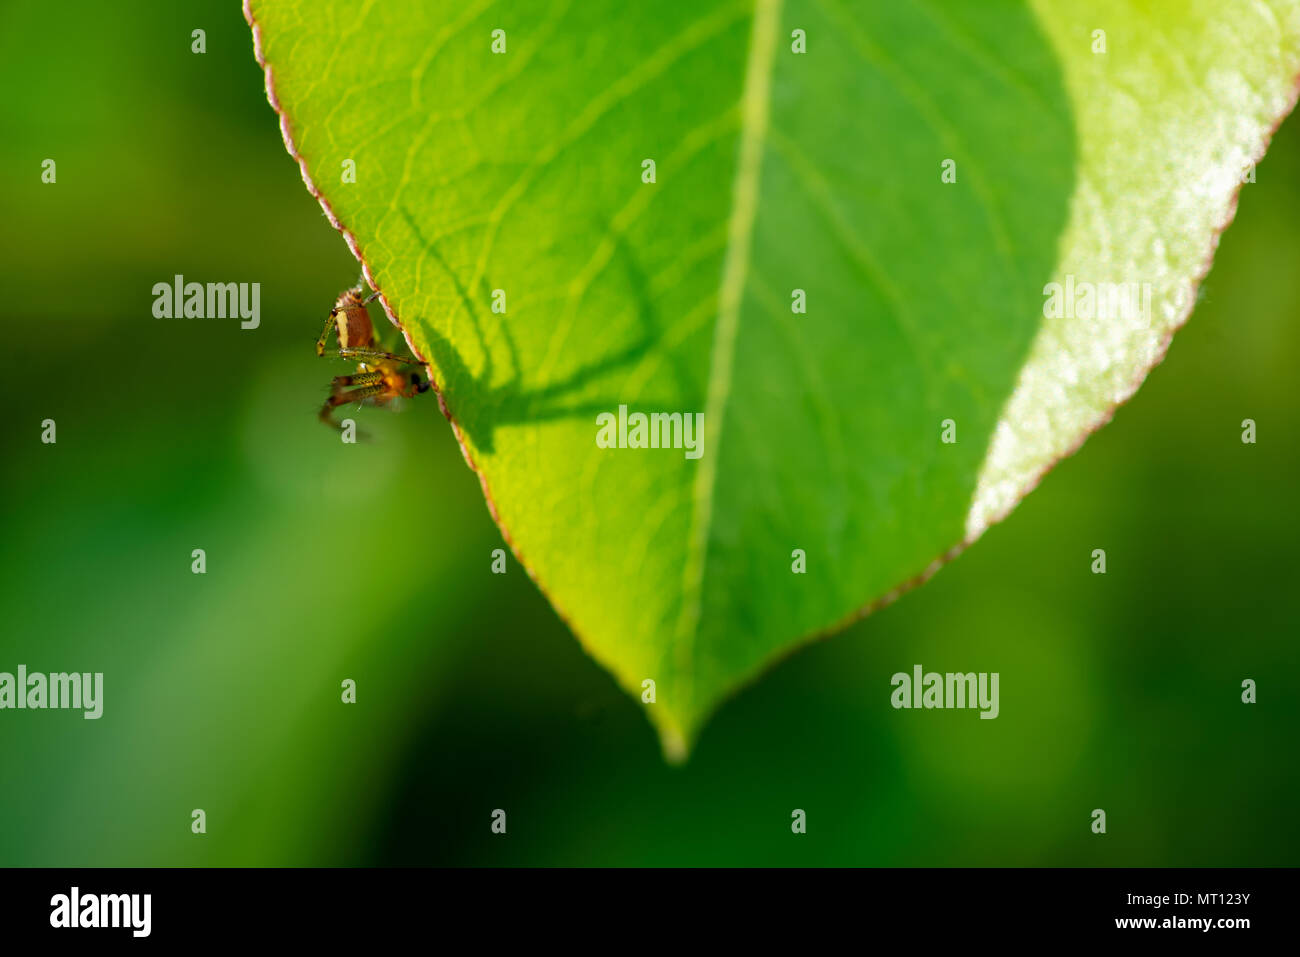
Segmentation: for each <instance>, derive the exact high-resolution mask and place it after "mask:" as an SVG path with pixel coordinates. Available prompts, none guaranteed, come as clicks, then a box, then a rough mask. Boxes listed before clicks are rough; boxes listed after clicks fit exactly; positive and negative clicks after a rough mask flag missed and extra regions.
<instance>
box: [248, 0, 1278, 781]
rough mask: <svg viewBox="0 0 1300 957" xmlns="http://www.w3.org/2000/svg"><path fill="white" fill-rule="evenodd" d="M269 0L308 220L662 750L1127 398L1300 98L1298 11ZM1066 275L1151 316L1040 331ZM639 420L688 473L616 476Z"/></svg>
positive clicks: (653, 455) (257, 2) (256, 25)
mask: <svg viewBox="0 0 1300 957" xmlns="http://www.w3.org/2000/svg"><path fill="white" fill-rule="evenodd" d="M249 6H250V7H251V10H249V11H248V16H249V20H250V23H252V24H253V29H254V35H255V40H256V43H257V51H258V57H259V60H260V61H261V62H262V63H263V65H264V66H265V67H266V71H267V83H268V94H269V96H270V98H271V101H272V104H273V105H274V106H276V108H277V110H279V111H281V114H282V123H283V131H284V134H285V140H286V143H287V145H288V147H289V150H290V152H291V153H292V154H294V155H295V156H296V157H297V158H298V159H299V160H300V162H301V164H302V167H303V174H304V178H305V179H306V180H307V183H308V186H309V188H310V189H311V190H312V191H313V193H315V194H316V195H317V196H318V198H319V199H320V200H321V202H322V204H323V205H324V206H325V208H326V211H327V212H328V213H329V214H330V216H331V219H332V221H333V222H334V223H335V225H336V226H338V227H339V228H340V229H341V230H343V231H344V235H345V236H346V238H347V240H348V242H349V243H350V245H351V246H352V248H353V251H354V252H355V253H356V254H357V255H358V257H359V258H361V259H362V262H363V264H364V265H365V268H366V272H367V276H368V278H369V279H370V281H371V282H372V283H373V284H374V285H375V287H376V288H378V289H379V290H381V292H382V301H383V303H384V307H385V309H386V310H387V312H388V314H389V316H390V317H391V318H392V319H393V321H394V322H396V323H398V324H399V326H400V327H401V328H402V329H403V330H404V332H405V334H406V336H407V339H408V342H409V344H410V345H411V347H412V348H413V349H414V350H416V352H417V353H418V354H419V355H420V356H421V357H423V358H425V359H426V360H427V361H428V362H429V363H430V366H431V369H432V372H433V375H434V378H435V381H436V383H437V385H438V387H439V390H440V392H441V399H442V401H443V403H444V411H445V412H446V413H447V415H448V416H449V418H451V419H452V421H453V424H454V426H455V429H456V433H457V436H458V438H459V439H460V441H461V443H462V445H463V447H464V450H465V453H466V455H467V457H468V458H469V459H470V460H471V462H472V463H473V465H474V467H475V468H476V469H477V471H478V472H479V474H480V476H481V478H482V481H483V486H484V491H485V493H486V495H487V497H488V502H489V505H490V507H491V508H492V511H493V514H494V516H495V517H496V518H497V520H498V523H499V524H500V526H501V528H502V530H503V532H504V533H505V535H506V536H507V538H508V540H509V541H510V543H511V545H512V547H513V548H514V550H515V553H516V555H517V556H518V557H519V559H520V561H521V562H523V563H524V565H525V567H526V568H527V569H528V572H529V573H530V574H531V575H532V576H533V578H534V579H535V580H536V581H537V583H538V585H539V586H540V587H541V588H542V589H543V591H544V592H545V593H546V594H547V595H548V597H549V598H550V600H551V602H552V603H553V605H554V606H555V608H556V609H557V610H558V611H559V612H560V613H561V614H562V615H563V616H564V617H565V619H566V620H567V621H568V622H569V623H570V625H571V626H572V628H573V630H574V632H575V633H576V634H577V635H578V637H579V639H580V640H581V641H582V642H583V644H584V646H585V647H586V648H587V649H588V650H589V651H590V653H591V654H592V655H593V656H594V657H595V658H596V659H597V660H599V661H600V662H601V663H602V664H604V665H605V666H606V667H607V668H609V669H610V671H612V672H613V673H614V675H615V676H616V677H617V678H618V680H619V681H620V683H622V684H623V686H624V687H626V688H627V689H628V690H629V691H630V692H631V693H633V694H635V695H637V696H638V698H640V696H641V693H642V687H643V681H644V680H645V679H652V680H654V682H655V683H656V689H655V690H656V700H655V702H654V703H653V704H646V705H645V707H646V711H647V714H648V715H649V717H650V718H651V720H652V721H653V722H654V723H655V725H656V726H657V727H658V729H659V731H660V733H661V736H662V739H663V743H664V747H665V751H666V753H668V754H669V755H670V756H681V755H683V754H684V753H685V752H686V750H687V748H688V747H689V744H690V743H691V741H692V740H693V739H694V738H695V736H696V735H697V734H698V732H699V730H700V728H701V726H702V723H703V721H704V719H705V718H706V716H707V714H708V713H709V712H710V711H711V710H712V709H713V708H714V707H716V706H717V704H718V703H719V701H720V700H721V699H722V698H723V697H724V696H725V695H726V694H728V693H729V692H730V691H732V690H734V689H735V688H736V687H737V685H738V684H739V683H741V682H743V681H745V680H746V679H749V678H752V677H753V676H754V675H755V674H757V673H758V672H759V671H760V670H761V669H762V668H763V667H764V665H766V664H767V663H769V662H771V661H772V660H773V659H774V658H776V657H777V656H779V655H781V654H782V653H785V652H788V651H789V650H790V649H791V648H792V647H794V646H795V645H797V644H798V643H799V642H800V641H802V640H804V639H806V638H807V637H808V636H810V635H813V634H817V633H821V632H825V631H827V630H828V629H831V628H834V627H837V626H839V625H842V624H844V623H846V622H848V621H850V620H852V619H853V618H855V617H856V616H859V615H861V614H863V613H865V612H866V611H869V610H871V609H872V608H875V607H878V606H879V605H881V604H884V603H885V602H888V601H890V600H892V599H893V598H894V597H895V596H896V595H897V594H899V592H900V591H901V590H903V589H904V588H906V587H908V586H909V585H910V584H912V583H915V582H918V581H921V580H924V578H926V577H928V576H929V575H930V574H932V573H933V572H934V571H935V570H936V569H937V567H938V566H939V565H940V564H941V563H942V561H943V560H944V559H946V558H948V557H951V556H952V555H953V554H955V552H956V551H957V550H959V549H960V548H961V547H964V546H965V545H967V544H969V543H970V542H971V541H973V540H974V539H975V538H976V537H978V535H979V534H980V533H981V532H982V531H983V529H984V528H985V527H986V526H987V525H988V524H989V523H991V522H992V521H995V520H997V519H999V518H1001V517H1003V516H1004V515H1005V514H1006V513H1007V512H1008V511H1010V509H1011V508H1012V507H1013V506H1014V504H1015V502H1016V501H1018V500H1019V498H1020V497H1022V496H1023V495H1024V494H1025V493H1026V491H1027V490H1028V489H1029V488H1031V487H1032V486H1033V484H1034V483H1035V482H1036V481H1037V480H1038V479H1039V478H1040V477H1041V475H1042V473H1043V472H1044V471H1045V470H1046V469H1047V468H1049V467H1050V466H1051V464H1052V463H1053V462H1055V461H1056V460H1058V459H1059V458H1060V457H1061V456H1063V455H1065V454H1067V453H1068V452H1069V451H1070V450H1072V449H1073V448H1075V447H1076V446H1077V445H1078V444H1079V443H1080V442H1081V441H1082V440H1083V438H1084V437H1085V436H1086V435H1087V434H1088V433H1089V432H1090V431H1092V430H1093V429H1095V428H1096V427H1098V426H1099V425H1100V424H1101V423H1103V422H1104V421H1105V420H1106V419H1107V418H1108V417H1109V416H1110V414H1111V413H1112V411H1113V409H1114V407H1115V406H1116V405H1117V404H1118V403H1120V402H1122V401H1123V400H1124V399H1126V398H1127V397H1128V396H1129V395H1130V394H1131V393H1132V392H1133V391H1134V389H1135V388H1136V386H1137V384H1138V383H1139V382H1140V381H1141V379H1142V378H1143V377H1144V375H1145V374H1146V372H1147V371H1148V370H1149V369H1150V368H1151V366H1152V365H1154V364H1155V362H1157V361H1158V360H1159V358H1160V357H1161V356H1162V355H1163V352H1164V349H1165V348H1166V346H1167V344H1168V341H1169V337H1170V335H1171V334H1172V331H1173V330H1174V328H1176V327H1177V325H1179V324H1180V323H1181V322H1182V321H1183V319H1184V318H1185V317H1186V315H1187V313H1188V311H1189V310H1190V307H1191V304H1192V301H1193V299H1194V294H1193V288H1194V283H1195V282H1196V280H1198V279H1199V277H1200V276H1202V275H1203V274H1204V272H1205V270H1206V269H1207V268H1208V264H1209V261H1210V257H1211V255H1212V252H1213V249H1214V247H1215V244H1216V242H1217V237H1218V234H1219V232H1220V230H1221V229H1222V228H1223V227H1224V226H1225V225H1226V224H1227V222H1228V221H1229V220H1230V219H1231V215H1232V211H1233V209H1234V204H1235V196H1236V192H1237V189H1238V187H1239V184H1240V181H1241V179H1242V172H1243V169H1244V167H1245V166H1246V164H1248V163H1249V162H1250V161H1253V160H1255V159H1257V158H1258V157H1259V156H1260V155H1262V152H1263V149H1264V147H1265V145H1266V143H1267V139H1268V137H1269V134H1270V131H1271V130H1272V129H1273V128H1274V126H1275V125H1276V123H1277V122H1278V121H1279V120H1280V118H1281V117H1282V116H1283V115H1285V113H1286V112H1287V111H1288V110H1289V108H1290V107H1291V105H1292V104H1293V102H1294V95H1295V89H1296V85H1295V84H1296V75H1297V73H1300V0H1258V2H1255V3H1252V4H1249V5H1246V6H1244V7H1243V8H1240V9H1239V8H1236V7H1235V6H1234V5H1228V4H1222V3H1218V2H1211V0H1189V2H1172V0H1171V2H1138V0H1102V2H1098V3H1092V4H1087V5H1084V4H1077V3H1071V2H1065V0H1060V2H1051V0H1035V2H1032V3H1023V2H1012V0H999V2H981V3H978V4H975V3H966V2H956V0H951V2H940V0H919V2H912V3H876V2H851V0H816V2H794V0H787V2H785V3H781V2H778V0H751V2H744V3H737V2H717V0H691V2H658V3H654V4H623V3H617V4H616V3H610V2H597V0H583V2H571V3H566V2H562V0H517V2H512V3H510V4H508V5H507V4H502V5H494V4H492V3H489V2H473V3H427V2H419V3H417V2H414V0H411V2H403V3H395V2H394V3H383V4H378V3H372V4H366V5H362V7H361V8H360V9H358V7H357V5H356V4H355V3H352V2H344V0H311V2H307V0H254V2H250V4H249ZM1085 6H1086V7H1087V10H1086V11H1084V10H1083V9H1082V8H1084V7H1085ZM495 31H503V32H501V33H497V32H495ZM796 31H802V34H800V33H797V32H796ZM1095 31H1104V44H1105V46H1104V52H1103V50H1102V47H1101V40H1102V39H1103V38H1102V36H1101V34H1098V33H1096V32H1095ZM801 39H802V41H803V43H804V45H805V46H804V49H805V52H799V51H798V47H799V45H800V40H801ZM494 44H495V45H496V48H497V51H500V52H494ZM502 46H504V49H503V50H502ZM349 160H351V161H352V162H353V163H354V164H355V182H348V181H346V178H345V177H344V175H343V170H344V168H345V166H346V165H347V161H349ZM647 160H653V161H654V167H653V171H654V175H653V181H652V182H647V181H646V180H647V179H650V177H649V175H648V174H647V172H646V169H647V165H646V162H645V161H647ZM946 161H952V163H951V164H946ZM945 169H948V170H951V171H955V182H945V177H944V176H943V173H944V171H945ZM948 178H949V179H951V178H952V177H951V176H950V177H948ZM1067 281H1068V282H1069V283H1070V285H1071V288H1073V289H1075V290H1076V291H1078V290H1082V289H1084V288H1086V285H1087V284H1093V285H1094V286H1096V288H1097V289H1098V290H1104V289H1106V288H1108V287H1106V286H1105V285H1104V284H1108V283H1109V284H1114V285H1113V286H1111V287H1109V288H1112V289H1129V288H1132V289H1134V290H1137V291H1138V292H1139V296H1138V297H1137V298H1136V299H1135V301H1134V302H1135V306H1138V307H1140V304H1141V303H1142V302H1143V299H1142V298H1141V296H1140V293H1141V291H1142V289H1143V288H1144V286H1145V287H1149V290H1150V298H1149V312H1148V313H1146V314H1143V313H1141V312H1140V311H1139V312H1131V311H1130V312H1121V313H1120V314H1119V315H1116V316H1113V317H1110V318H1106V319H1098V318H1096V317H1093V318H1089V317H1088V316H1087V315H1086V307H1084V306H1082V305H1081V302H1082V298H1080V299H1078V300H1076V304H1077V305H1079V309H1077V310H1075V312H1074V317H1073V318H1070V317H1068V316H1067V315H1062V316H1061V318H1051V317H1049V318H1044V317H1045V315H1047V314H1048V311H1049V310H1048V308H1047V297H1046V295H1045V290H1046V287H1047V284H1048V283H1051V282H1059V283H1061V284H1062V285H1063V286H1064V284H1066V283H1067ZM1119 284H1133V285H1132V286H1131V287H1130V286H1121V285H1119ZM498 290H500V291H502V293H504V311H503V312H502V311H494V304H496V305H497V306H498V308H499V306H500V304H501V298H500V296H501V294H502V293H498V292H497V291H498ZM797 290H801V291H802V293H803V296H804V298H805V299H806V311H805V312H799V311H795V309H794V304H795V303H796V301H797V300H798V298H799V295H800V294H799V293H798V292H796V291H797ZM1081 313H1082V314H1081ZM313 331H314V330H313ZM621 406H627V407H628V410H629V412H644V413H653V412H662V413H685V414H688V415H689V414H693V413H700V414H702V416H703V420H702V421H703V429H702V436H703V439H702V444H701V446H700V448H699V451H700V453H701V454H700V455H699V457H698V458H696V457H692V456H689V455H687V454H686V452H687V451H688V450H687V449H685V448H657V449H636V448H614V449H610V448H601V447H598V444H597V427H598V416H599V415H600V414H601V413H615V414H617V413H618V411H619V409H620V407H621ZM945 428H946V429H947V432H948V434H949V437H951V436H952V435H953V434H955V437H956V441H955V442H945V441H943V437H944V432H945ZM440 546H441V547H448V548H454V547H455V543H454V542H442V543H440ZM799 555H803V556H804V561H805V562H806V572H804V573H796V572H795V571H794V570H793V569H794V567H795V565H796V563H797V561H798V556H799ZM466 560H467V561H469V560H473V561H477V560H480V559H478V558H473V557H471V556H466ZM485 567H486V565H485Z"/></svg>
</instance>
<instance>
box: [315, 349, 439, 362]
mask: <svg viewBox="0 0 1300 957" xmlns="http://www.w3.org/2000/svg"><path fill="white" fill-rule="evenodd" d="M323 354H324V353H322V355H323ZM329 354H330V357H331V358H333V357H335V356H337V357H338V358H340V359H356V360H357V361H359V362H376V361H379V360H381V359H386V360H388V361H389V362H398V363H401V364H402V365H406V366H418V365H424V363H422V362H421V361H420V360H419V359H416V358H414V357H412V356H399V355H394V354H393V353H391V352H385V351H383V350H382V349H337V350H335V349H331V350H330V353H329Z"/></svg>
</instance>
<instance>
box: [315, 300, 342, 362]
mask: <svg viewBox="0 0 1300 957" xmlns="http://www.w3.org/2000/svg"><path fill="white" fill-rule="evenodd" d="M337 314H338V310H337V309H331V310H330V314H329V315H328V316H326V317H325V328H324V329H323V330H322V331H321V334H320V338H319V339H317V340H316V355H318V356H323V355H324V354H325V340H327V339H328V338H329V337H330V330H331V329H333V328H334V317H335V316H336V315H337Z"/></svg>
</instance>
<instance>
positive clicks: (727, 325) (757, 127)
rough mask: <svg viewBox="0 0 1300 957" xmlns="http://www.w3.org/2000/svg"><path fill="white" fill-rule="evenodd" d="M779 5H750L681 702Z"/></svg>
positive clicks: (691, 549)
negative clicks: (751, 20)
mask: <svg viewBox="0 0 1300 957" xmlns="http://www.w3.org/2000/svg"><path fill="white" fill-rule="evenodd" d="M781 3H782V0H756V2H755V7H754V25H753V30H752V32H751V37H750V46H749V56H748V59H747V62H746V65H745V81H744V86H743V88H742V89H741V94H740V110H741V130H740V144H739V150H738V156H737V163H736V178H735V183H734V185H733V190H732V204H731V217H730V220H729V222H728V238H727V250H726V255H725V257H724V260H723V268H722V278H721V282H720V286H719V289H718V320H717V325H716V326H715V327H714V332H713V351H712V354H711V356H710V360H709V377H708V390H707V393H706V397H705V404H704V454H703V455H702V456H701V458H700V460H699V469H698V470H697V472H696V475H695V489H694V496H693V502H694V506H693V511H692V515H691V525H690V532H689V534H690V538H689V541H688V542H687V553H686V562H685V564H684V566H683V570H682V582H683V594H682V606H681V612H680V615H679V618H678V622H677V636H676V637H677V641H676V643H675V644H676V648H675V654H676V656H677V665H678V668H677V680H678V682H680V683H681V685H684V687H679V688H678V693H677V695H675V696H674V697H679V698H680V699H681V703H682V704H683V705H685V704H686V703H687V702H688V701H691V700H693V693H692V689H691V682H692V681H693V668H692V664H693V657H694V650H695V648H694V646H695V636H696V635H697V634H698V632H699V623H700V615H701V611H702V604H703V600H704V572H705V564H706V562H707V558H708V540H709V529H710V527H711V524H712V516H713V499H714V491H715V488H716V486H717V469H718V447H719V443H720V440H721V437H722V421H723V415H724V412H725V410H726V405H727V399H728V396H729V394H730V391H731V372H732V361H733V359H734V358H735V344H736V333H737V328H738V326H739V322H740V307H741V302H742V300H743V296H744V289H745V282H746V278H747V275H748V271H749V265H750V255H751V249H752V242H753V235H754V221H755V219H756V217H757V212H758V192H759V185H760V171H761V166H762V157H763V147H764V141H765V139H766V136H767V124H768V118H769V111H770V106H771V96H770V88H771V77H772V64H773V61H774V59H775V51H776V38H777V27H778V21H779V19H780V10H781Z"/></svg>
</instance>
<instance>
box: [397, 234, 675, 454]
mask: <svg viewBox="0 0 1300 957" xmlns="http://www.w3.org/2000/svg"><path fill="white" fill-rule="evenodd" d="M401 214H402V217H403V218H404V219H405V220H406V223H407V225H408V226H409V227H410V229H411V231H412V233H413V234H414V235H415V237H416V239H417V240H418V241H419V243H420V246H421V248H422V249H423V250H424V252H425V253H426V254H427V255H428V256H429V258H430V259H431V260H432V261H433V262H435V263H436V264H437V265H438V267H439V268H440V269H441V270H442V271H443V273H444V274H445V275H446V276H447V277H448V278H449V279H450V281H451V283H452V286H453V288H454V289H455V292H456V295H457V297H458V298H459V299H460V301H461V303H462V304H463V306H464V309H465V313H466V315H467V316H468V318H469V321H470V325H471V327H472V329H473V332H474V336H475V339H476V340H477V341H478V344H479V348H480V349H481V351H482V353H483V363H482V369H481V370H480V371H479V372H478V373H477V374H475V373H474V372H473V371H472V370H471V369H470V368H469V366H468V364H467V363H466V362H465V360H464V358H463V356H462V354H461V352H460V350H459V349H457V348H456V346H455V345H454V344H453V343H452V342H451V341H450V340H449V339H448V338H447V337H445V336H444V335H442V334H441V333H440V332H438V330H437V329H435V328H434V327H433V325H432V323H428V322H425V323H422V324H421V325H420V327H419V328H420V331H421V332H422V333H423V335H424V338H425V340H426V342H427V343H428V346H429V350H430V352H431V353H432V354H431V355H429V356H426V358H427V359H429V360H430V361H431V363H432V364H433V366H434V367H435V368H436V369H437V370H438V372H439V373H440V375H441V377H442V381H443V384H444V389H445V390H446V393H447V396H446V397H447V399H448V408H449V409H450V408H452V407H453V406H452V403H453V402H454V407H455V412H456V422H457V424H458V425H459V426H460V428H461V429H462V431H464V432H465V434H466V435H467V436H468V437H469V438H470V439H471V440H472V441H473V443H474V445H475V447H477V448H479V449H481V450H482V451H484V452H485V453H489V454H490V453H492V452H493V451H494V450H495V433H496V430H497V428H499V427H500V426H503V425H522V424H528V423H537V422H545V421H554V420H558V419H567V418H575V417H580V416H584V415H588V416H593V417H594V416H595V415H596V414H598V413H600V412H611V411H615V410H617V408H618V406H619V404H620V403H621V402H626V401H628V397H627V396H623V397H617V396H613V395H602V396H600V397H599V398H592V397H590V396H589V395H587V393H588V391H589V390H588V386H590V385H591V383H593V382H597V381H599V380H601V379H602V378H604V377H607V376H609V375H610V374H611V373H614V372H616V371H618V370H620V369H628V370H630V369H631V368H632V367H633V366H634V365H635V363H637V362H638V361H640V360H641V359H643V358H644V357H645V356H646V355H647V354H648V353H649V352H650V351H651V350H652V349H653V348H654V347H655V345H656V344H657V342H658V338H657V336H656V330H657V326H656V323H655V318H656V316H655V309H654V304H653V302H652V301H651V299H650V296H649V291H648V286H647V281H646V276H645V272H644V271H643V269H642V268H641V266H640V264H639V263H638V262H637V260H636V257H635V256H634V255H633V253H632V250H631V248H630V247H629V246H628V244H627V241H626V239H625V238H624V237H623V236H622V235H619V234H617V233H614V232H613V231H612V230H611V229H610V228H609V227H608V226H605V225H602V224H599V223H597V224H595V225H596V226H597V228H598V229H599V230H600V231H599V232H598V233H597V235H604V234H605V233H606V232H608V233H610V234H611V235H613V236H614V237H615V253H614V261H617V262H618V263H619V264H620V265H621V266H622V268H623V270H624V273H625V276H626V278H627V281H628V284H629V286H630V287H631V289H632V292H633V298H634V301H635V305H636V321H637V325H638V327H639V334H638V336H637V338H636V339H635V341H633V342H632V343H631V344H629V345H627V346H624V347H622V348H619V349H616V350H615V351H613V352H611V353H609V354H608V355H605V356H603V357H601V358H599V359H596V360H594V361H592V362H588V363H586V364H584V365H582V366H580V367H579V368H577V369H575V370H573V371H572V372H570V373H569V374H568V375H567V376H565V377H564V378H562V379H560V380H559V381H557V382H553V383H551V384H549V385H545V386H539V387H528V386H527V385H526V384H525V382H524V376H523V369H522V365H521V363H520V359H519V353H518V349H517V346H516V343H515V338H514V336H513V335H512V334H511V331H510V326H509V324H508V323H507V322H505V321H501V322H500V323H499V324H498V326H497V328H496V330H495V331H497V332H499V333H500V335H501V338H502V341H503V342H504V345H505V352H506V356H507V358H508V359H509V364H510V371H509V374H508V376H507V378H506V380H505V381H504V382H502V383H500V384H496V385H494V384H493V378H494V373H495V366H494V358H493V354H492V353H493V350H492V348H491V347H490V346H489V345H488V342H487V339H486V338H485V335H484V323H485V322H487V321H488V320H489V318H490V317H491V314H490V313H484V314H483V315H480V313H479V310H480V309H481V308H485V307H484V306H483V304H482V303H481V302H480V299H481V297H479V296H475V295H471V293H470V290H468V289H466V288H465V285H464V283H463V282H462V281H461V278H460V276H458V275H457V273H456V271H455V269H453V268H452V266H451V264H450V263H448V262H447V260H446V258H445V257H444V256H443V254H442V253H441V251H439V250H438V248H437V246H436V245H435V244H434V243H432V242H430V241H429V240H428V239H427V238H426V236H425V235H424V232H423V230H422V229H421V228H420V224H419V223H418V222H417V221H416V220H415V218H414V217H413V216H411V214H410V212H409V211H408V210H406V209H404V208H403V209H402V210H401ZM482 285H483V286H484V287H486V288H491V283H490V282H487V281H486V279H485V280H484V281H483V283H482ZM497 318H499V319H500V318H501V317H497ZM670 369H671V370H672V374H673V377H674V379H676V380H677V385H678V386H679V387H684V386H685V382H686V378H685V375H684V373H683V371H682V370H681V368H680V366H679V363H678V361H677V360H676V359H675V358H674V359H672V361H671V363H670ZM471 395H472V396H475V397H476V401H473V402H468V403H467V402H461V401H457V400H458V399H460V397H462V396H471ZM580 396H586V397H585V398H575V397H580ZM634 398H635V397H634ZM594 434H595V433H594V423H593V435H594Z"/></svg>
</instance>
